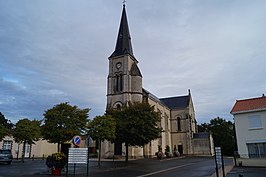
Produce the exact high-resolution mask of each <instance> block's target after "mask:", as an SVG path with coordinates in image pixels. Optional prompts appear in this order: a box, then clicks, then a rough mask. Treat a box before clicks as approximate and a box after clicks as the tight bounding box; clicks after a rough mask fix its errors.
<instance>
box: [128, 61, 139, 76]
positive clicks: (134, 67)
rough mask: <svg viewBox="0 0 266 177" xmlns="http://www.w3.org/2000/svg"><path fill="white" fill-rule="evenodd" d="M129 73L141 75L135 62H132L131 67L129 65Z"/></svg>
mask: <svg viewBox="0 0 266 177" xmlns="http://www.w3.org/2000/svg"><path fill="white" fill-rule="evenodd" d="M130 75H131V76H140V77H142V75H141V72H140V70H139V67H138V66H137V63H136V62H134V63H133V65H132V67H131V70H130Z"/></svg>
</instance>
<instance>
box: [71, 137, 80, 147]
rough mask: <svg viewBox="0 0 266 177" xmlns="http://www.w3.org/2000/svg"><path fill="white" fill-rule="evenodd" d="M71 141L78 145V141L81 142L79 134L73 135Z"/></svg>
mask: <svg viewBox="0 0 266 177" xmlns="http://www.w3.org/2000/svg"><path fill="white" fill-rule="evenodd" d="M72 143H73V144H74V145H75V146H79V145H80V143H81V138H80V136H74V137H73V138H72Z"/></svg>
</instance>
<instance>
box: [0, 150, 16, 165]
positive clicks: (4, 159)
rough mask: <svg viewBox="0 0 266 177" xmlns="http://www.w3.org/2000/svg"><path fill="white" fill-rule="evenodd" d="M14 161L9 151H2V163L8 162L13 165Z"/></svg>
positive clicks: (0, 154) (0, 157)
mask: <svg viewBox="0 0 266 177" xmlns="http://www.w3.org/2000/svg"><path fill="white" fill-rule="evenodd" d="M12 160H13V155H12V153H11V150H9V149H0V162H6V163H7V164H11V162H12Z"/></svg>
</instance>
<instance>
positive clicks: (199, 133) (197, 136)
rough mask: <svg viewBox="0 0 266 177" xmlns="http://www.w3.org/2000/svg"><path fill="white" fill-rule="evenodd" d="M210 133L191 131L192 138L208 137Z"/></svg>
mask: <svg viewBox="0 0 266 177" xmlns="http://www.w3.org/2000/svg"><path fill="white" fill-rule="evenodd" d="M209 136H210V133H208V132H198V133H193V138H209Z"/></svg>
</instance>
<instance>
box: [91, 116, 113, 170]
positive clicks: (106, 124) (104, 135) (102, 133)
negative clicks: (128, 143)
mask: <svg viewBox="0 0 266 177" xmlns="http://www.w3.org/2000/svg"><path fill="white" fill-rule="evenodd" d="M115 128H116V122H115V119H114V118H113V117H111V116H110V115H103V116H96V117H95V118H94V119H93V120H92V121H91V122H89V125H88V135H89V136H90V137H91V138H92V139H94V140H98V142H99V157H98V158H99V159H98V166H100V163H101V142H102V141H103V140H108V141H113V140H114V139H115Z"/></svg>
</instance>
